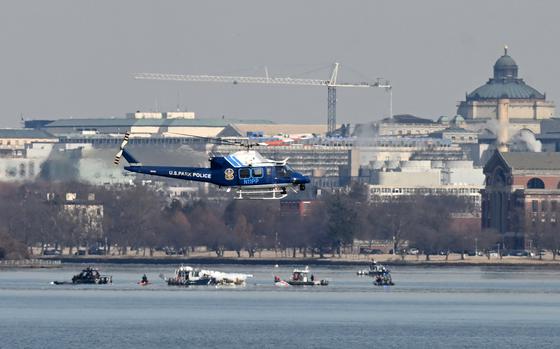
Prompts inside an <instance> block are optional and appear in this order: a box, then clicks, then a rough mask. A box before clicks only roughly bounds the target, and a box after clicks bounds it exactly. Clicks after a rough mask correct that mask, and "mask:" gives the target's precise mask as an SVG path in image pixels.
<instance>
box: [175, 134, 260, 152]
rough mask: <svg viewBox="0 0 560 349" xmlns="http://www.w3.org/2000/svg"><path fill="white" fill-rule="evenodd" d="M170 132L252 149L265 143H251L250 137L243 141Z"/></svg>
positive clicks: (209, 141)
mask: <svg viewBox="0 0 560 349" xmlns="http://www.w3.org/2000/svg"><path fill="white" fill-rule="evenodd" d="M167 133H169V134H175V135H181V136H187V137H191V138H196V139H202V140H205V141H207V142H208V143H214V144H226V145H239V146H242V147H244V148H247V149H250V148H252V147H254V146H262V145H265V144H260V143H249V139H247V140H246V141H247V142H243V141H233V140H230V139H224V138H218V137H204V136H197V135H191V134H187V133H179V132H167Z"/></svg>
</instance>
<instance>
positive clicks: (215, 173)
mask: <svg viewBox="0 0 560 349" xmlns="http://www.w3.org/2000/svg"><path fill="white" fill-rule="evenodd" d="M191 137H195V138H203V139H207V140H210V138H207V137H197V136H191ZM129 138H130V133H129V132H127V133H126V134H125V135H124V139H123V141H122V143H121V146H120V149H119V151H118V152H117V154H116V155H115V159H114V161H113V163H114V164H115V165H118V164H119V162H120V159H121V157H124V158H125V160H126V161H127V162H128V166H125V167H124V169H125V170H126V171H130V172H136V173H143V174H146V175H151V176H161V177H168V178H176V179H183V180H189V181H195V182H206V183H211V184H214V185H217V186H218V187H220V188H226V191H227V192H230V191H231V190H232V189H234V190H235V193H236V196H235V198H236V199H260V200H265V199H282V198H285V197H286V196H287V195H288V191H287V189H288V188H289V189H292V190H293V191H294V192H297V191H298V188H299V190H301V191H303V190H305V184H307V183H309V182H310V181H309V177H307V176H304V175H302V174H301V173H298V172H296V171H294V170H293V169H292V168H291V167H290V166H289V165H288V164H287V161H288V158H286V159H284V160H282V161H275V160H271V159H267V158H265V157H263V156H262V155H261V154H260V153H258V152H257V151H255V150H252V149H251V148H252V147H253V146H254V145H253V144H249V143H248V142H247V144H246V145H243V146H244V147H245V148H246V149H245V150H242V151H237V152H235V153H232V154H229V155H227V156H211V157H210V158H209V161H210V167H209V168H208V167H181V166H169V165H161V166H144V165H142V163H141V162H140V161H138V160H137V159H136V158H135V157H134V156H133V155H132V154H131V153H130V152H129V151H128V150H127V149H126V145H127V144H128V140H129ZM214 140H215V139H214ZM218 141H220V142H221V143H226V144H235V145H240V143H237V142H231V141H228V140H224V139H218Z"/></svg>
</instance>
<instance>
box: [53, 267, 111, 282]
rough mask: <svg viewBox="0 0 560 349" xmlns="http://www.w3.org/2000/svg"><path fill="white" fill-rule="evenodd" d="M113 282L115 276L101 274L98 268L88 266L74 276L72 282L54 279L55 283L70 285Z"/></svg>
mask: <svg viewBox="0 0 560 349" xmlns="http://www.w3.org/2000/svg"><path fill="white" fill-rule="evenodd" d="M110 283H113V277H112V276H110V275H101V274H100V273H99V270H98V269H97V268H93V267H87V268H86V269H84V270H82V272H81V273H79V274H77V275H74V276H73V277H72V282H67V281H53V282H52V284H53V285H69V284H73V285H76V284H95V285H104V284H110Z"/></svg>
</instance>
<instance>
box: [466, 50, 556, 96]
mask: <svg viewBox="0 0 560 349" xmlns="http://www.w3.org/2000/svg"><path fill="white" fill-rule="evenodd" d="M517 71H518V66H517V63H515V61H514V60H513V58H511V57H510V56H509V55H508V53H507V46H506V47H505V48H504V55H503V56H501V57H500V58H498V60H497V61H496V63H495V64H494V78H492V79H490V80H489V81H488V82H487V83H486V84H485V85H483V86H480V87H479V88H477V89H476V90H474V91H473V92H471V93H469V94H468V95H467V101H471V100H481V99H482V100H483V99H499V98H509V99H545V96H544V95H543V94H542V93H540V92H539V91H537V90H536V89H534V88H532V87H531V86H529V85H527V84H526V83H525V82H524V81H523V79H520V78H518V77H517Z"/></svg>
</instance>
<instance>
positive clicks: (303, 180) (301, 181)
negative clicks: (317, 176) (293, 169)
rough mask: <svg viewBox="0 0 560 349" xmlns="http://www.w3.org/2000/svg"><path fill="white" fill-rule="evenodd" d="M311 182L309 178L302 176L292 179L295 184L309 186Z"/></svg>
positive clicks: (298, 175)
mask: <svg viewBox="0 0 560 349" xmlns="http://www.w3.org/2000/svg"><path fill="white" fill-rule="evenodd" d="M309 182H310V180H309V177H307V176H304V175H301V174H297V175H294V177H293V178H292V183H293V184H307V183H309Z"/></svg>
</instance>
